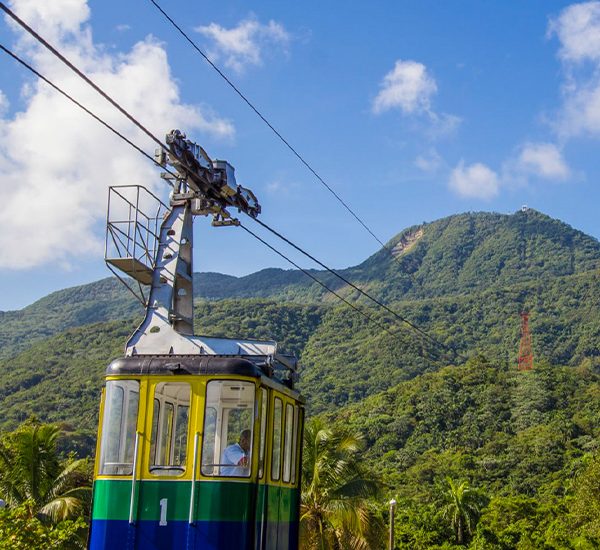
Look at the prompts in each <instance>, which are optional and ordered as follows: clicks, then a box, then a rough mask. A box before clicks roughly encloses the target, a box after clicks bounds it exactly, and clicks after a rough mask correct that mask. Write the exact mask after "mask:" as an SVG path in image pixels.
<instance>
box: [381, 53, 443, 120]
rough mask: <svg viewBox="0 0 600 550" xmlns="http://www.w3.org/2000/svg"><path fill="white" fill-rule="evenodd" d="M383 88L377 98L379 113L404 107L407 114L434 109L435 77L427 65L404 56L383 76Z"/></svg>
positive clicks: (403, 109) (401, 109) (403, 110)
mask: <svg viewBox="0 0 600 550" xmlns="http://www.w3.org/2000/svg"><path fill="white" fill-rule="evenodd" d="M380 87H381V90H380V91H379V93H378V94H377V96H376V97H375V99H374V101H373V112H374V113H375V114H379V113H384V112H385V111H389V110H391V109H400V111H402V112H403V113H404V114H413V113H415V114H419V113H426V112H430V111H431V98H432V96H434V95H435V93H436V92H437V84H436V82H435V79H434V78H433V77H432V76H431V75H430V74H429V73H428V72H427V67H425V65H423V64H422V63H417V62H416V61H402V60H401V59H399V60H398V61H396V64H395V65H394V68H393V69H392V70H391V71H390V72H389V73H388V74H386V75H385V76H384V77H383V81H382V82H381V84H380Z"/></svg>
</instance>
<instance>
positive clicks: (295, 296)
mask: <svg viewBox="0 0 600 550" xmlns="http://www.w3.org/2000/svg"><path fill="white" fill-rule="evenodd" d="M392 244H393V245H394V247H395V250H396V253H397V254H398V256H397V258H398V260H394V259H392V258H391V257H390V256H389V253H387V252H386V251H380V252H379V253H377V254H375V255H374V256H372V257H371V258H369V259H368V260H367V261H365V262H364V263H363V264H361V265H359V266H357V267H355V268H350V269H348V270H346V271H345V274H346V276H349V274H351V275H352V278H353V280H355V281H357V282H359V283H360V284H362V285H365V286H367V287H368V289H369V290H370V291H371V292H372V293H373V294H375V295H377V296H378V297H381V296H384V297H385V298H386V299H387V300H388V303H389V304H390V306H391V307H393V308H394V309H395V310H396V311H398V312H399V313H400V314H401V315H403V316H404V317H406V318H407V319H410V320H411V321H413V322H415V323H417V324H418V325H419V326H421V327H422V328H423V329H425V330H427V331H428V332H429V333H430V334H431V335H432V336H434V337H435V338H436V339H437V340H439V341H440V342H442V343H443V344H444V345H445V346H446V347H447V349H446V350H445V351H443V352H440V351H439V350H438V351H436V350H434V349H433V348H432V346H431V344H429V343H427V342H426V341H424V340H423V339H422V338H421V337H419V336H417V335H415V333H414V331H412V330H411V329H409V328H408V327H406V326H405V325H404V324H402V323H398V322H397V320H395V319H394V318H393V317H391V316H390V315H386V314H384V313H382V312H381V311H377V310H373V309H370V310H369V314H370V315H373V316H376V317H378V318H379V319H380V320H381V322H382V323H384V324H385V325H386V326H387V327H388V329H389V331H390V332H392V333H394V335H393V336H392V335H390V334H389V333H386V332H384V331H382V330H381V329H380V328H379V327H378V326H377V325H375V324H372V323H368V322H367V320H366V319H365V318H364V317H362V316H360V315H358V314H357V313H356V312H354V311H353V310H351V309H349V308H348V307H347V306H344V305H339V304H338V303H337V302H334V301H332V300H323V299H322V297H321V296H320V294H319V292H317V291H316V290H315V289H314V288H313V287H312V286H311V285H309V284H308V283H304V282H302V281H303V279H301V278H300V277H299V274H298V272H294V271H287V272H286V271H282V270H266V271H262V272H258V273H256V274H253V275H251V276H248V277H244V278H234V277H227V276H220V275H217V274H199V275H198V274H197V276H198V278H199V283H200V284H199V285H198V286H199V289H198V290H199V293H200V295H203V296H204V297H205V298H206V297H210V298H212V300H210V301H206V299H204V300H203V299H201V298H200V299H199V300H197V304H196V313H195V317H196V321H195V326H196V332H197V333H198V334H206V335H214V336H229V337H233V336H238V337H254V338H265V339H275V340H277V341H279V342H280V344H281V348H282V349H284V350H287V351H291V352H294V353H296V354H297V355H299V357H300V359H301V362H302V364H303V372H302V378H301V383H300V388H301V390H302V391H303V392H304V393H305V394H306V396H307V397H308V405H309V410H310V412H311V413H318V412H323V411H328V410H336V409H337V408H339V407H340V406H343V405H346V404H348V403H352V402H357V401H360V400H362V399H364V398H366V397H368V396H370V395H373V394H375V393H378V392H381V391H384V390H386V389H389V388H391V387H393V386H395V385H397V384H398V383H401V382H402V381H406V380H408V379H411V378H414V377H415V376H419V375H421V374H423V373H426V372H431V371H436V370H439V369H440V368H442V367H444V366H446V365H449V364H458V365H460V364H464V363H465V361H467V360H468V359H469V358H471V357H474V356H477V355H478V354H484V355H485V356H486V357H488V359H489V360H491V361H494V362H495V363H496V364H498V365H503V366H505V367H508V366H512V365H514V364H515V362H516V354H517V349H518V338H519V312H520V311H522V310H523V309H526V310H528V311H529V312H530V313H531V330H532V334H533V342H534V353H535V355H536V361H540V360H541V361H547V362H549V363H551V364H553V365H568V366H578V365H580V364H582V363H585V362H586V361H588V362H589V363H590V364H591V365H594V364H597V362H598V360H599V357H600V348H599V343H600V316H599V315H598V311H599V310H600V284H599V283H600V273H599V272H598V269H597V267H598V265H599V263H600V252H599V249H600V245H599V244H598V242H597V241H596V240H595V239H593V238H591V237H588V236H586V235H584V234H582V233H580V232H578V231H575V230H573V229H572V228H570V227H569V226H566V225H565V224H563V223H562V222H559V221H557V220H552V219H550V218H548V217H547V216H544V215H542V214H539V213H537V212H534V211H528V212H518V213H517V214H514V215H512V216H506V215H500V214H464V215H459V216H452V217H450V218H446V219H444V220H439V221H437V222H433V223H431V224H425V225H423V226H420V227H418V228H413V229H409V230H406V231H404V232H403V233H401V234H400V235H399V236H398V237H396V239H395V240H393V241H392ZM494 266H495V267H494ZM263 278H264V281H263V282H261V281H262V280H263ZM202 281H205V283H206V285H205V286H202ZM220 281H229V283H227V284H229V286H227V285H226V284H224V285H221V283H220ZM329 284H333V283H332V282H331V281H329ZM211 288H212V290H211ZM219 288H221V290H220V291H219V292H221V295H223V296H226V295H229V294H234V295H235V294H236V293H242V292H243V293H247V294H248V295H253V294H256V293H259V292H261V293H268V292H271V293H272V296H270V297H268V298H243V299H239V298H237V299H229V298H228V299H219V300H217V299H216V298H217V296H216V294H215V293H216V292H217V290H218V289H219ZM267 291H268V292H267ZM344 292H346V293H347V295H348V297H349V298H351V299H353V300H356V303H357V304H358V305H359V306H360V307H372V304H369V303H368V302H366V301H365V299H364V298H359V297H358V296H357V295H356V293H355V292H348V291H347V290H345V291H344ZM294 300H296V301H294ZM141 313H142V312H141V308H140V306H139V305H136V303H135V302H134V301H133V299H130V298H129V294H128V293H127V291H126V289H124V288H121V286H120V283H118V281H115V280H112V279H105V280H103V281H99V282H98V283H93V284H91V285H85V286H82V287H76V288H73V289H67V290H64V291H60V292H57V293H53V294H51V295H50V296H48V297H46V298H44V299H43V300H40V301H38V302H36V303H35V304H33V305H31V306H29V307H28V308H25V309H24V310H21V311H19V312H7V313H4V314H2V316H3V323H2V324H1V325H0V342H1V343H2V347H1V350H2V351H1V355H0V357H3V359H2V360H0V407H1V410H2V411H3V416H2V419H0V428H3V427H7V426H11V427H14V426H15V425H16V423H18V421H20V420H22V417H23V415H27V414H29V413H31V412H34V413H36V414H38V415H40V417H41V418H42V419H43V420H67V419H69V418H75V417H77V418H80V415H79V414H78V411H81V410H87V411H88V413H86V414H89V415H91V416H89V420H86V421H85V422H84V423H83V424H82V425H83V426H84V428H85V430H92V429H93V426H94V424H95V421H96V420H95V414H96V413H95V412H94V411H95V410H96V406H97V396H98V392H99V388H100V380H101V376H102V373H103V372H104V369H105V367H106V365H107V364H108V362H109V361H110V359H112V358H114V357H115V356H117V355H119V354H121V353H122V350H123V345H124V343H125V341H126V339H127V336H128V334H129V333H130V332H131V331H132V330H133V328H134V326H135V324H136V322H138V319H139V316H140V315H141ZM98 321H99V323H97V324H94V325H93V326H91V325H90V323H93V322H98ZM66 329H68V330H66ZM65 330H66V332H65ZM76 388H79V389H76ZM88 390H89V391H88ZM92 394H93V395H94V396H95V397H92ZM49 396H51V399H50V398H49ZM84 402H85V406H84V405H83V403H84ZM49 403H50V404H51V405H49ZM86 407H89V409H88V408H86ZM90 433H91V432H90Z"/></svg>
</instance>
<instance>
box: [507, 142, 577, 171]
mask: <svg viewBox="0 0 600 550" xmlns="http://www.w3.org/2000/svg"><path fill="white" fill-rule="evenodd" d="M517 167H518V169H519V170H520V171H522V172H525V173H527V174H532V175H535V176H538V177H541V178H545V179H553V180H564V179H566V178H568V177H569V175H570V173H571V171H570V170H569V167H568V166H567V164H566V162H565V160H564V159H563V156H562V153H561V151H560V150H559V149H558V147H557V146H556V145H554V144H552V143H526V144H525V145H524V146H523V148H522V149H521V153H520V155H519V157H518V160H517Z"/></svg>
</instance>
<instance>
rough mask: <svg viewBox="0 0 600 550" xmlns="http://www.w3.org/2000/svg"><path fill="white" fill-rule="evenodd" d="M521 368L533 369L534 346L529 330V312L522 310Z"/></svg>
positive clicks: (519, 362) (519, 366) (519, 363)
mask: <svg viewBox="0 0 600 550" xmlns="http://www.w3.org/2000/svg"><path fill="white" fill-rule="evenodd" d="M517 368H518V369H519V370H533V348H532V346H531V333H530V332H529V313H528V312H526V311H522V312H521V343H520V344H519V359H518V365H517Z"/></svg>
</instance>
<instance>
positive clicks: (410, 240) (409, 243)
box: [392, 227, 423, 256]
mask: <svg viewBox="0 0 600 550" xmlns="http://www.w3.org/2000/svg"><path fill="white" fill-rule="evenodd" d="M422 236H423V228H422V227H419V229H417V230H415V231H412V232H410V233H406V235H402V237H401V238H400V240H399V241H398V243H397V244H396V246H394V248H392V254H393V255H394V256H402V255H403V254H406V253H407V252H410V250H411V249H412V248H413V247H414V246H415V244H417V241H418V240H419V239H420V238H421V237H422Z"/></svg>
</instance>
